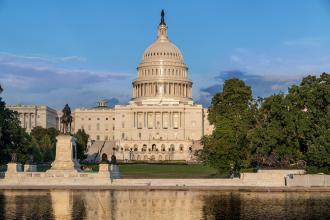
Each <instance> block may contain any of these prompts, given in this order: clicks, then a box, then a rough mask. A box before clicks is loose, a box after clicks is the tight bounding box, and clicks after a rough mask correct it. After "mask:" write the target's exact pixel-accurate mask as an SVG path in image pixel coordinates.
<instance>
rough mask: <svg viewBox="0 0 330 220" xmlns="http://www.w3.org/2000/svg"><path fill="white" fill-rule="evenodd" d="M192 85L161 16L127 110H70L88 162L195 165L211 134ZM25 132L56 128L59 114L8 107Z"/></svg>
mask: <svg viewBox="0 0 330 220" xmlns="http://www.w3.org/2000/svg"><path fill="white" fill-rule="evenodd" d="M192 85H193V83H192V81H191V80H190V79H189V78H188V67H187V65H186V64H185V63H184V59H183V56H182V53H181V51H180V50H179V49H178V48H177V47H176V46H175V45H174V44H173V43H172V42H171V41H170V40H169V38H168V35H167V25H166V23H165V20H164V14H162V17H161V22H160V24H159V26H158V34H157V39H156V40H155V42H153V43H152V44H151V45H150V46H149V47H147V49H146V50H145V51H144V53H143V55H142V59H141V63H140V64H139V65H138V67H137V78H136V79H135V80H134V81H133V82H132V99H131V101H130V102H129V103H128V104H127V105H115V106H114V107H113V108H109V107H108V105H107V101H106V100H104V101H99V102H98V105H97V107H95V108H88V109H87V108H78V109H74V110H73V111H72V114H73V131H74V132H77V131H78V130H79V129H84V130H85V132H86V133H88V134H89V135H90V143H89V146H88V155H89V156H88V159H90V160H93V159H97V157H99V156H100V155H101V154H102V153H107V154H112V153H113V151H115V152H114V153H115V154H116V156H117V159H118V160H143V161H151V160H154V161H164V160H184V161H191V160H194V151H195V150H197V149H200V148H202V146H201V142H200V140H201V138H202V136H203V135H206V134H210V133H211V132H212V126H210V124H209V122H208V119H207V109H205V108H203V106H202V105H199V104H195V103H194V101H193V99H192ZM7 107H8V108H10V109H12V110H15V111H17V112H19V115H20V120H21V124H22V126H23V127H24V128H26V130H27V131H28V132H30V131H31V129H33V127H36V126H42V127H44V128H49V127H56V128H59V118H60V116H61V112H60V111H56V110H54V109H51V108H49V107H47V106H23V105H11V106H7Z"/></svg>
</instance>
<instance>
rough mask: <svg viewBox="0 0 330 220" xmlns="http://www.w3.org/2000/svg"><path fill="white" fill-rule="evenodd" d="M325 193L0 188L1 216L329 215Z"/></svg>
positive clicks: (180, 218) (328, 197) (182, 217)
mask: <svg viewBox="0 0 330 220" xmlns="http://www.w3.org/2000/svg"><path fill="white" fill-rule="evenodd" d="M329 210H330V193H318V192H313V193H301V192H299V193H292V192H287V193H283V192H281V193H280V192H279V193H273V192H271V193H270V192H260V193H255V192H253V193H252V192H214V191H157V190H156V191H112V190H99V191H95V190H90V191H89V190H42V191H41V190H2V191H1V190H0V219H116V220H121V219H134V220H139V219H141V220H142V219H143V220H149V219H150V220H154V219H156V220H162V219H170V220H176V219H178V220H185V219H187V220H188V219H189V220H191V219H263V220H265V219H282V220H284V219H330V212H329Z"/></svg>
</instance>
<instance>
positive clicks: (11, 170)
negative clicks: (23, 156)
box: [5, 163, 23, 179]
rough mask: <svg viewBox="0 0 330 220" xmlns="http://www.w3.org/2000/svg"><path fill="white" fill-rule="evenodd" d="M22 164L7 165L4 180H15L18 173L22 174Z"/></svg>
mask: <svg viewBox="0 0 330 220" xmlns="http://www.w3.org/2000/svg"><path fill="white" fill-rule="evenodd" d="M22 171H23V170H22V164H20V163H8V164H7V171H6V173H5V178H6V179H12V178H14V179H16V178H17V176H18V172H22Z"/></svg>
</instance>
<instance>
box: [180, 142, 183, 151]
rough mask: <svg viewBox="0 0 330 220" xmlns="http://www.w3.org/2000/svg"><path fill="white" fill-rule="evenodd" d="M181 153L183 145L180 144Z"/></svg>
mask: <svg viewBox="0 0 330 220" xmlns="http://www.w3.org/2000/svg"><path fill="white" fill-rule="evenodd" d="M180 151H181V152H182V151H183V144H180Z"/></svg>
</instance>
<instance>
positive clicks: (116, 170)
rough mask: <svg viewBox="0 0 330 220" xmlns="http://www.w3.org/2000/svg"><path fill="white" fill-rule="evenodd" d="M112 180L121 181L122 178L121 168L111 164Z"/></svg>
mask: <svg viewBox="0 0 330 220" xmlns="http://www.w3.org/2000/svg"><path fill="white" fill-rule="evenodd" d="M110 170H111V178H112V179H119V178H120V172H119V166H118V165H114V164H111V168H110Z"/></svg>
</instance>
